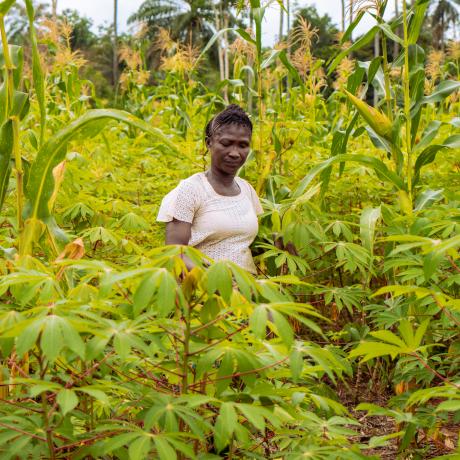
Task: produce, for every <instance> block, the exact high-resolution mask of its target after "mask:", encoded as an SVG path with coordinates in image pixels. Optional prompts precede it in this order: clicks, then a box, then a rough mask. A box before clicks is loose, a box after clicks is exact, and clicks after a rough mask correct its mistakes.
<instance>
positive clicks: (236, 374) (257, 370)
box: [189, 356, 289, 388]
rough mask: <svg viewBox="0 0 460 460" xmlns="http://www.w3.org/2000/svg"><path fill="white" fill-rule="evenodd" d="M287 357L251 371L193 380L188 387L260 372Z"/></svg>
mask: <svg viewBox="0 0 460 460" xmlns="http://www.w3.org/2000/svg"><path fill="white" fill-rule="evenodd" d="M288 359H289V356H286V357H285V358H283V359H280V360H279V361H276V363H272V364H267V365H266V366H263V367H259V368H257V369H252V370H251V371H244V372H236V373H235V374H231V375H224V376H223V377H217V378H215V379H209V380H207V381H203V380H200V381H198V382H195V383H192V384H191V385H189V388H191V387H194V386H199V385H202V384H203V383H213V382H217V381H219V380H226V379H233V378H236V377H242V376H244V375H251V374H256V373H257V372H262V371H265V370H267V369H270V368H271V367H275V366H277V365H278V364H282V363H284V362H285V361H287V360H288Z"/></svg>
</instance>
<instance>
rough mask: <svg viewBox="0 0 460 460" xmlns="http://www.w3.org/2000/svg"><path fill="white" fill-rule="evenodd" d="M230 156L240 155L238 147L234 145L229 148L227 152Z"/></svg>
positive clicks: (237, 156)
mask: <svg viewBox="0 0 460 460" xmlns="http://www.w3.org/2000/svg"><path fill="white" fill-rule="evenodd" d="M228 155H229V156H230V157H232V158H239V156H240V152H239V151H238V149H237V148H236V147H233V148H231V149H230V152H229V154H228Z"/></svg>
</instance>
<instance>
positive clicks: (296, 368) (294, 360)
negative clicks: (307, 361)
mask: <svg viewBox="0 0 460 460" xmlns="http://www.w3.org/2000/svg"><path fill="white" fill-rule="evenodd" d="M289 366H290V368H291V372H292V380H293V381H294V383H296V382H297V381H298V380H299V377H300V376H301V374H302V370H303V356H302V352H301V351H300V350H299V349H298V348H296V347H294V348H293V350H292V351H291V354H290V356H289Z"/></svg>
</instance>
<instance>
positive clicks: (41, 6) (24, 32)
mask: <svg viewBox="0 0 460 460" xmlns="http://www.w3.org/2000/svg"><path fill="white" fill-rule="evenodd" d="M34 10H35V17H36V18H37V19H38V20H39V19H40V18H43V17H45V16H46V15H47V14H49V12H48V5H47V4H46V3H43V2H34ZM5 26H6V31H7V33H8V37H9V41H10V43H12V44H17V45H25V47H26V48H27V47H28V44H29V22H28V20H27V12H26V8H25V6H24V5H23V2H16V3H15V4H14V5H13V6H12V7H11V9H10V10H9V12H8V15H7V16H6V18H5Z"/></svg>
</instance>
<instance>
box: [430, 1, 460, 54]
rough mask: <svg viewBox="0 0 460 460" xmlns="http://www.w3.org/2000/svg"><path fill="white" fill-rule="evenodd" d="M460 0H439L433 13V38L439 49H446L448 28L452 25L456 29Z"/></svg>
mask: <svg viewBox="0 0 460 460" xmlns="http://www.w3.org/2000/svg"><path fill="white" fill-rule="evenodd" d="M458 6H460V0H438V2H437V3H436V4H435V6H434V9H433V14H432V15H431V27H432V28H433V38H434V43H435V44H436V48H437V49H442V50H443V51H444V36H445V33H446V30H447V29H448V28H449V26H450V25H452V26H453V27H454V29H455V26H456V24H457V21H458V19H459V17H460V13H459V10H458Z"/></svg>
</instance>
